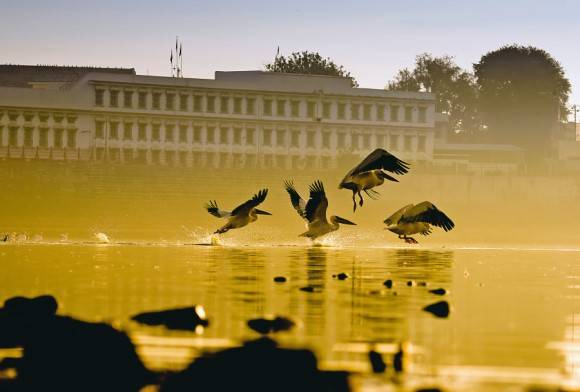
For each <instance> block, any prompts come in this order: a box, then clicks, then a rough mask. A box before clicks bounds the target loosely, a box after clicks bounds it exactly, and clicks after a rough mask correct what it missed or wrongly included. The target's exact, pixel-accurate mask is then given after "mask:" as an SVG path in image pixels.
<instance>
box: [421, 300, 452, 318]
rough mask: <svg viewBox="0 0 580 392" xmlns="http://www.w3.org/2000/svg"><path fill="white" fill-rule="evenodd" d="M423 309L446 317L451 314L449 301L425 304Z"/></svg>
mask: <svg viewBox="0 0 580 392" xmlns="http://www.w3.org/2000/svg"><path fill="white" fill-rule="evenodd" d="M423 310H424V311H426V312H429V313H431V314H433V315H435V316H437V317H440V318H445V317H448V316H449V303H448V302H447V301H439V302H435V303H434V304H431V305H427V306H425V307H424V308H423Z"/></svg>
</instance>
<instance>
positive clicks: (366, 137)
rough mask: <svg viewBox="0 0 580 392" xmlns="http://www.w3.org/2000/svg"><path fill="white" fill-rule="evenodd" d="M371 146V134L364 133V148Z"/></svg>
mask: <svg viewBox="0 0 580 392" xmlns="http://www.w3.org/2000/svg"><path fill="white" fill-rule="evenodd" d="M370 147H371V135H369V134H368V133H365V134H364V135H362V148H363V149H369V148H370Z"/></svg>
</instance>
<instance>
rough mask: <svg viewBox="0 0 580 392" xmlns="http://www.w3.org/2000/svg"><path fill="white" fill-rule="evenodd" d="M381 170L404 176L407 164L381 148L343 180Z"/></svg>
mask: <svg viewBox="0 0 580 392" xmlns="http://www.w3.org/2000/svg"><path fill="white" fill-rule="evenodd" d="M377 169H382V170H386V171H388V172H391V173H395V174H405V173H407V172H408V171H409V164H408V163H407V162H404V161H402V160H400V159H399V158H397V157H396V156H394V155H393V154H391V153H389V152H388V151H386V150H383V149H382V148H377V149H376V150H375V151H373V152H371V153H370V154H369V155H368V156H367V157H366V158H365V159H363V161H362V162H361V163H359V164H358V165H357V166H356V167H355V168H354V169H352V170H351V171H349V172H348V173H347V175H346V177H345V179H344V180H343V182H344V181H345V180H347V178H348V177H352V176H356V175H357V174H360V173H364V172H367V171H370V170H377Z"/></svg>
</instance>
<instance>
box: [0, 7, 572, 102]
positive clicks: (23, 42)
mask: <svg viewBox="0 0 580 392" xmlns="http://www.w3.org/2000/svg"><path fill="white" fill-rule="evenodd" d="M579 20H580V4H579V3H578V2H577V1H573V0H554V1H545V0H529V1H523V0H501V1H499V0H486V1H475V0H471V1H459V0H457V1H450V0H415V1H412V0H408V1H401V0H397V1H389V0H383V1H370V0H359V1H356V2H354V1H352V2H343V1H319V2H316V3H315V2H313V1H302V0H300V1H288V0H287V1H275V0H271V1H254V0H245V1H240V2H234V1H211V2H209V1H204V2H200V1H193V0H189V1H185V0H182V1H181V0H179V1H178V0H165V1H160V0H157V1H150V0H146V1H122V0H116V1H111V0H100V1H94V0H93V1H90V2H89V1H83V0H77V1H70V0H52V1H48V0H43V1H26V0H0V56H1V58H0V63H20V64H59V65H61V64H71V65H96V66H121V67H135V68H136V70H137V72H138V73H142V74H146V73H147V72H148V73H150V74H152V75H169V54H170V50H171V48H172V47H173V46H174V45H175V36H176V35H178V36H179V37H180V39H181V40H182V41H183V65H184V74H185V76H186V77H204V78H205V77H212V76H213V71H215V70H247V69H261V68H262V67H263V65H264V64H265V63H267V62H269V61H271V60H272V59H273V57H274V55H275V53H276V47H277V46H280V50H281V52H282V54H289V53H291V52H292V51H300V50H311V51H318V52H320V54H321V55H323V56H324V57H331V58H332V59H334V60H335V61H336V62H337V63H338V64H342V65H344V66H345V68H346V69H347V70H349V71H350V72H351V73H352V74H353V76H355V77H356V78H357V80H358V81H359V84H360V85H361V86H362V87H373V88H382V87H384V85H385V84H386V82H387V81H388V80H389V79H391V78H392V77H393V75H394V74H395V73H396V71H397V70H398V69H400V68H402V67H405V66H411V65H412V64H413V61H414V58H415V56H416V55H417V54H419V53H423V52H430V53H433V54H434V55H442V54H449V55H452V56H455V58H456V61H457V62H458V63H459V65H461V66H463V67H465V68H469V69H471V64H472V63H474V62H477V61H478V60H479V58H480V57H481V55H482V54H484V53H486V52H487V51H490V50H493V49H497V48H498V47H500V46H502V45H505V44H511V43H518V44H525V45H534V46H537V47H540V48H543V49H545V50H547V51H548V52H550V53H551V54H552V55H553V56H554V57H555V58H556V59H557V60H558V61H560V63H561V64H562V66H563V67H564V69H565V71H566V74H567V76H568V78H569V79H570V81H571V83H572V88H573V92H572V98H571V103H579V104H580V94H579V92H578V91H577V90H578V86H579V85H580V49H579V48H580V45H579V40H580V23H579V22H578V21H579Z"/></svg>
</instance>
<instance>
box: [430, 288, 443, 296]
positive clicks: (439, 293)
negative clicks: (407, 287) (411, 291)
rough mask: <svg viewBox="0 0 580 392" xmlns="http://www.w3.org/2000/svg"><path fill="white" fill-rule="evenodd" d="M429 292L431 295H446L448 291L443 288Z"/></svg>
mask: <svg viewBox="0 0 580 392" xmlns="http://www.w3.org/2000/svg"><path fill="white" fill-rule="evenodd" d="M429 292H430V293H431V294H435V295H445V294H447V290H445V289H443V288H439V289H433V290H429Z"/></svg>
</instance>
